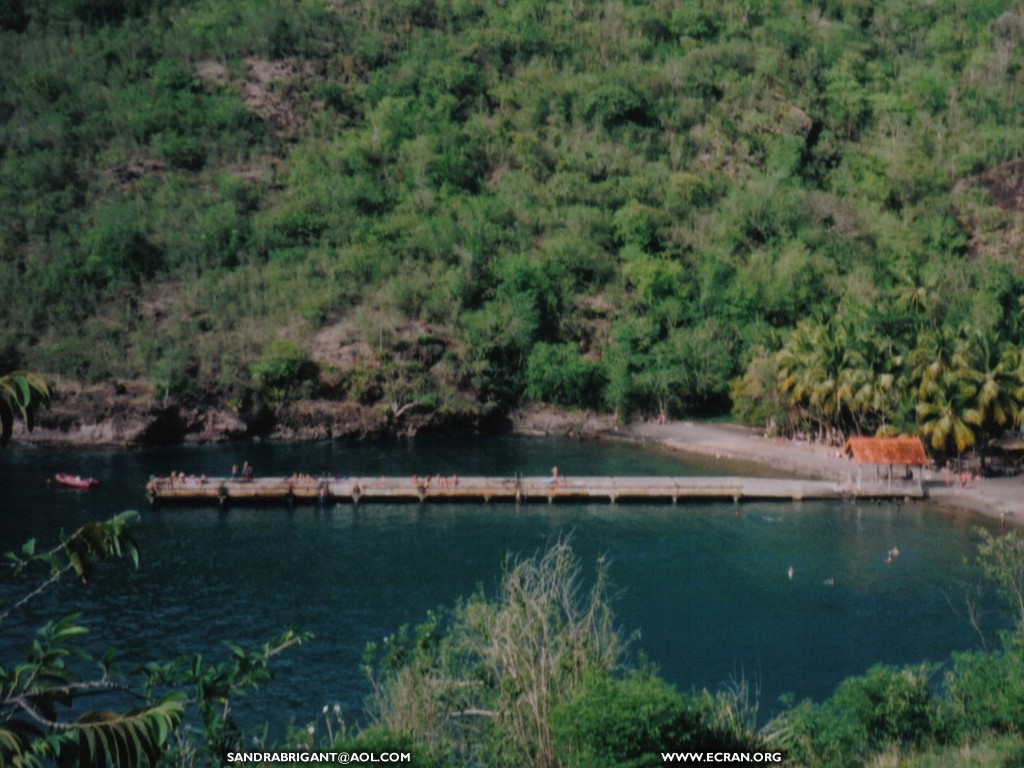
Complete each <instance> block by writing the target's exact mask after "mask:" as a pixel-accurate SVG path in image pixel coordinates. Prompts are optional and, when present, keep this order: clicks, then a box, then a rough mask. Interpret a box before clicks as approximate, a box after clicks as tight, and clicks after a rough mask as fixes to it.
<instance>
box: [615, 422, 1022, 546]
mask: <svg viewBox="0 0 1024 768" xmlns="http://www.w3.org/2000/svg"><path fill="white" fill-rule="evenodd" d="M611 432H612V433H613V434H616V435H618V436H621V437H622V438H624V439H631V440H637V441H639V442H642V443H653V444H657V445H660V446H664V447H666V448H668V449H671V450H673V451H678V452H681V453H685V454H688V455H689V456H691V457H694V458H695V459H697V460H698V461H700V462H704V463H707V464H708V465H709V466H715V465H719V466H721V467H722V468H723V469H726V471H728V472H730V473H733V474H737V473H742V474H751V475H763V476H774V477H780V476H781V477H803V478H810V479H815V480H833V481H839V482H843V481H847V480H849V478H850V477H851V476H853V477H856V476H857V471H858V467H857V465H856V464H855V463H854V461H853V460H852V459H849V458H844V457H841V456H838V455H837V453H838V451H837V449H836V448H835V447H831V448H830V447H827V446H824V445H820V444H813V443H807V442H801V441H796V440H783V439H772V438H766V437H764V436H763V435H761V434H760V433H759V432H758V431H757V430H754V429H751V428H748V427H743V426H739V425H734V424H710V423H697V422H691V421H670V422H668V423H665V424H657V423H654V422H638V423H634V424H630V425H629V426H626V427H618V428H613V429H612V430H611ZM862 471H863V472H864V475H865V476H867V475H868V473H871V474H872V475H873V474H874V473H875V471H876V468H875V467H874V466H873V465H868V466H864V467H863V470H862ZM915 471H918V470H915ZM923 483H924V488H925V491H926V493H927V495H928V501H927V502H926V503H931V504H936V505H939V506H941V507H943V508H946V509H950V510H953V511H956V512H961V513H965V514H966V513H976V514H980V515H983V516H985V517H988V518H992V519H995V520H1005V522H1006V524H1007V525H1011V524H1012V525H1016V526H1024V477H1000V478H985V479H978V480H970V481H969V482H968V483H967V485H966V487H961V486H960V485H958V484H955V483H954V484H953V485H951V486H947V485H946V483H945V480H944V478H943V473H942V472H941V470H935V469H929V468H926V469H925V470H924V475H923Z"/></svg>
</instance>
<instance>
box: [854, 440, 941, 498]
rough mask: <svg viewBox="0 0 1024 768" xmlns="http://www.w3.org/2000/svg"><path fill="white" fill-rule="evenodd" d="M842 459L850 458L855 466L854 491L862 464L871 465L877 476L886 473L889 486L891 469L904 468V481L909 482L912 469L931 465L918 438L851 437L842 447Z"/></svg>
mask: <svg viewBox="0 0 1024 768" xmlns="http://www.w3.org/2000/svg"><path fill="white" fill-rule="evenodd" d="M843 455H844V456H851V457H852V458H853V460H854V461H856V462H857V487H858V488H859V487H860V484H861V479H862V478H861V474H862V472H863V468H864V465H865V464H874V465H875V467H876V475H881V471H882V468H883V467H887V470H886V475H885V477H886V482H887V483H888V484H889V485H890V486H891V485H892V468H893V467H903V468H904V469H905V475H904V477H905V478H906V479H912V477H913V470H912V467H919V468H920V467H926V466H928V465H930V464H931V461H930V460H929V459H928V455H927V454H926V453H925V452H924V445H922V443H921V438H919V437H851V438H850V439H849V440H847V441H846V445H844V446H843Z"/></svg>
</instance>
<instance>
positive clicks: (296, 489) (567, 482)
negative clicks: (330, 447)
mask: <svg viewBox="0 0 1024 768" xmlns="http://www.w3.org/2000/svg"><path fill="white" fill-rule="evenodd" d="M146 494H147V496H148V497H149V500H150V503H151V504H165V503H166V504H221V505H226V504H233V503H236V504H253V503H261V502H269V503H287V504H291V503H295V502H301V503H349V504H362V503H373V502H392V503H414V504H418V503H424V502H477V503H479V502H484V503H488V502H492V501H493V502H511V503H520V502H532V503H538V502H540V503H555V502H588V501H594V502H596V501H601V502H611V503H617V502H644V501H647V502H662V503H664V502H671V503H673V504H674V503H677V502H679V501H681V500H683V501H685V500H714V499H724V500H730V501H733V502H736V503H739V502H740V501H744V500H765V499H777V500H789V501H794V500H802V499H808V500H810V499H843V498H872V499H907V498H923V497H924V495H925V494H924V490H923V488H922V487H921V484H920V483H918V482H906V481H893V482H892V483H891V484H889V483H886V482H871V483H867V482H865V483H863V484H861V485H859V486H858V485H857V484H853V485H849V484H838V483H833V482H829V481H824V480H789V479H771V478H761V477H570V478H561V479H559V481H558V482H557V483H553V482H552V481H551V478H548V477H519V478H515V477H511V478H510V477H460V478H459V480H458V483H455V482H452V481H449V482H447V483H439V482H437V481H436V480H435V481H433V482H431V483H430V484H429V485H425V484H424V483H423V482H420V483H418V484H416V483H414V482H413V481H412V479H411V478H408V477H405V478H398V477H346V478H329V477H324V478H314V479H308V480H292V479H290V478H281V477H277V478H259V479H256V480H251V481H240V480H231V479H228V478H209V479H207V480H206V481H205V482H201V481H195V482H187V481H186V482H176V483H169V482H167V481H166V480H162V479H154V480H151V481H150V482H149V483H148V484H147V485H146Z"/></svg>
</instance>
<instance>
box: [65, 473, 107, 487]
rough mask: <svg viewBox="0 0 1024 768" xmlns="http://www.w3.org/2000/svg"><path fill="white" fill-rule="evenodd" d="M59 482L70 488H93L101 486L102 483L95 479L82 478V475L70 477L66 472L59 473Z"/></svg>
mask: <svg viewBox="0 0 1024 768" xmlns="http://www.w3.org/2000/svg"><path fill="white" fill-rule="evenodd" d="M57 482H58V483H60V484H61V485H66V486H68V487H69V488H92V487H93V486H94V485H99V484H100V481H99V480H97V479H96V478H95V477H82V476H81V475H69V474H66V473H64V472H58V473H57Z"/></svg>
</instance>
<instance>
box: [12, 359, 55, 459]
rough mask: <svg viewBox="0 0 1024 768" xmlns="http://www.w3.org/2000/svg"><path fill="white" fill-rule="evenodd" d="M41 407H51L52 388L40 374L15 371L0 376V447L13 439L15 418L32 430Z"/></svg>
mask: <svg viewBox="0 0 1024 768" xmlns="http://www.w3.org/2000/svg"><path fill="white" fill-rule="evenodd" d="M40 405H42V406H45V407H47V408H49V407H50V387H49V386H48V385H47V383H46V381H45V380H44V379H43V377H42V376H40V375H39V374H38V373H33V372H32V371H13V372H11V373H8V374H5V375H4V376H0V445H6V444H7V443H8V441H9V440H10V439H11V434H12V433H13V432H14V419H15V418H20V419H22V420H23V421H24V422H25V426H26V427H27V428H28V429H32V427H33V426H34V425H35V412H36V411H37V410H38V409H39V406H40Z"/></svg>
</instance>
